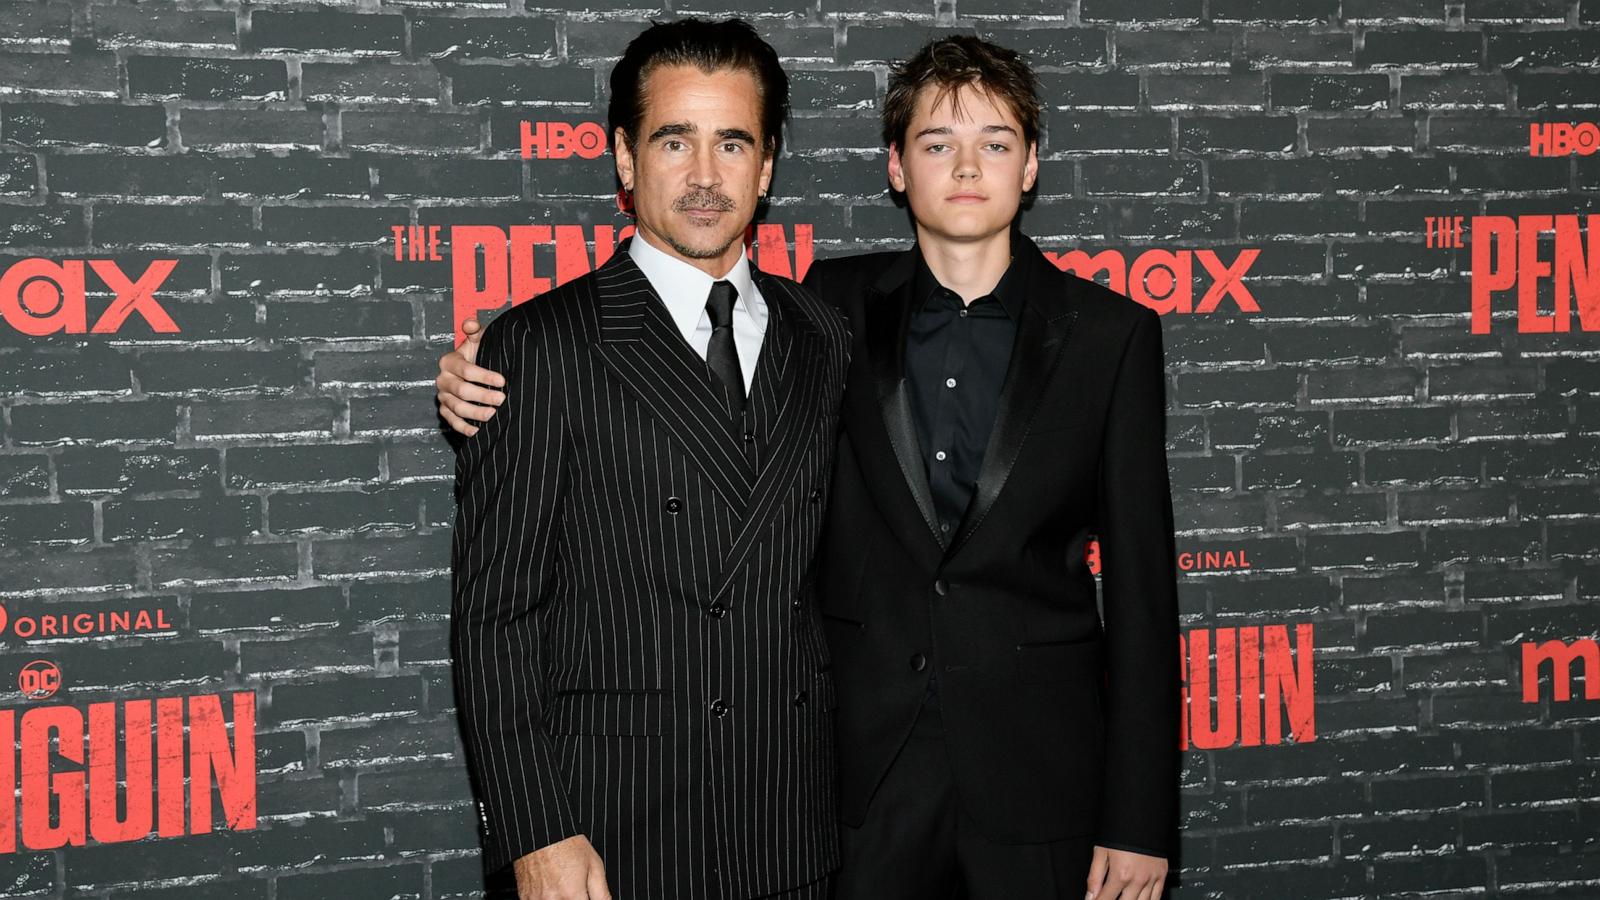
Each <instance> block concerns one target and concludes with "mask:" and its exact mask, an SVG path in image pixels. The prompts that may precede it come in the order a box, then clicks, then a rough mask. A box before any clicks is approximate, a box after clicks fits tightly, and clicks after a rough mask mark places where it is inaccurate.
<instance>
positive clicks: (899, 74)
mask: <svg viewBox="0 0 1600 900" xmlns="http://www.w3.org/2000/svg"><path fill="white" fill-rule="evenodd" d="M968 86H972V87H979V88H982V89H983V90H984V91H986V92H987V93H988V94H989V96H990V97H992V98H994V100H995V102H997V103H1000V104H1003V105H1004V106H1006V107H1007V108H1009V109H1010V110H1011V112H1012V114H1013V115H1015V116H1016V117H1017V121H1018V122H1020V123H1021V124H1022V138H1023V140H1025V141H1027V142H1028V143H1030V144H1037V143H1038V142H1039V122H1040V119H1041V118H1042V117H1043V114H1044V104H1043V102H1042V101H1041V100H1040V99H1039V77H1038V76H1037V75H1035V74H1034V73H1033V68H1032V67H1031V66H1029V65H1028V61H1027V60H1026V59H1023V58H1022V54H1020V53H1018V52H1017V51H1015V50H1012V49H1010V48H1009V47H1002V46H1000V45H999V44H996V43H994V42H993V41H986V40H984V39H983V38H980V37H976V36H974V35H970V34H952V35H950V36H948V37H942V38H937V39H935V40H932V41H929V42H928V43H926V44H924V45H923V46H922V49H920V50H918V51H917V52H916V53H913V54H912V55H911V57H910V58H909V59H906V60H903V61H901V62H898V63H896V64H895V65H894V66H892V67H891V68H890V69H889V90H888V93H887V94H886V95H885V96H884V98H883V143H884V144H885V145H889V144H894V145H895V146H898V147H900V148H901V149H902V150H903V149H904V148H905V141H906V130H907V129H908V128H910V127H911V115H912V113H914V112H916V109H917V95H918V94H920V93H921V92H922V90H923V89H924V88H929V89H931V90H934V91H936V92H937V93H935V94H934V102H935V103H938V102H939V101H941V100H943V99H945V98H947V97H948V98H949V100H950V102H952V103H959V102H960V95H959V94H958V93H956V92H957V91H958V90H959V89H961V88H964V87H968Z"/></svg>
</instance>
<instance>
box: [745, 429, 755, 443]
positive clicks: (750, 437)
mask: <svg viewBox="0 0 1600 900" xmlns="http://www.w3.org/2000/svg"><path fill="white" fill-rule="evenodd" d="M744 442H745V443H746V444H754V443H755V442H756V433H755V432H754V431H746V432H745V433H744Z"/></svg>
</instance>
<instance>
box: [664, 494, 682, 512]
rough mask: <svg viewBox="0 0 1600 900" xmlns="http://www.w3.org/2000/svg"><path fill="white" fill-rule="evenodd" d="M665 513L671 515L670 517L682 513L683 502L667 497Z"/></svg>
mask: <svg viewBox="0 0 1600 900" xmlns="http://www.w3.org/2000/svg"><path fill="white" fill-rule="evenodd" d="M667 512H669V513H671V514H672V515H677V514H678V513H681V512H683V501H682V500H679V499H678V498H677V497H668V498H667Z"/></svg>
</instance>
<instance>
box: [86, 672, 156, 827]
mask: <svg viewBox="0 0 1600 900" xmlns="http://www.w3.org/2000/svg"><path fill="white" fill-rule="evenodd" d="M124 711H125V717H126V718H125V721H124V722H123V739H122V741H121V743H122V745H123V746H124V747H126V748H127V751H126V757H125V758H126V763H125V764H126V766H127V773H126V779H127V781H126V783H127V790H126V795H127V803H126V813H125V815H123V816H121V817H119V816H118V815H117V805H118V804H117V795H118V791H117V782H118V780H119V779H118V777H117V744H118V740H117V704H115V703H94V704H90V706H89V831H90V833H91V834H93V835H94V839H95V840H96V841H99V842H100V843H102V844H110V843H113V842H116V841H136V840H138V839H140V838H142V837H144V836H145V835H147V834H149V833H150V819H151V808H150V794H151V787H152V782H151V774H150V757H151V753H150V701H148V700H132V701H129V702H128V703H127V704H125V705H124Z"/></svg>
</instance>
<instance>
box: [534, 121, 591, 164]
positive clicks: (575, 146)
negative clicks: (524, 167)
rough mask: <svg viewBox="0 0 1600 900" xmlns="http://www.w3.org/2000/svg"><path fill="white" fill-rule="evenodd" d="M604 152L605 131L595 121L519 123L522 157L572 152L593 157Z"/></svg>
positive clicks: (554, 156) (557, 156) (553, 156)
mask: <svg viewBox="0 0 1600 900" xmlns="http://www.w3.org/2000/svg"><path fill="white" fill-rule="evenodd" d="M604 152H606V132H605V129H604V128H601V127H600V124H599V123H598V122H580V123H578V124H577V125H568V124H567V123H566V122H539V123H537V124H535V123H533V122H528V121H523V123H522V158H523V159H534V158H536V157H537V158H538V159H567V158H569V157H571V156H572V155H573V154H577V155H578V156H581V157H583V158H584V159H595V158H597V157H599V156H600V154H602V153H604Z"/></svg>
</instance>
